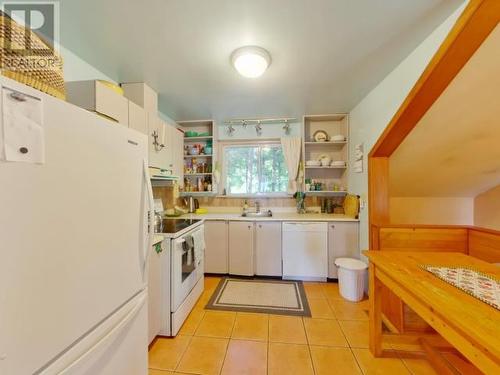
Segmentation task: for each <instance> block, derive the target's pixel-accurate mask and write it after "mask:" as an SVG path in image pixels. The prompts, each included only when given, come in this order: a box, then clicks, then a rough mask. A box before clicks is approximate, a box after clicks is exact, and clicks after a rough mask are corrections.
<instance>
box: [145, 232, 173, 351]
mask: <svg viewBox="0 0 500 375" xmlns="http://www.w3.org/2000/svg"><path fill="white" fill-rule="evenodd" d="M150 251H151V253H150V254H149V260H148V269H149V272H148V342H149V343H151V342H152V341H153V339H154V338H155V337H156V335H158V334H159V333H160V330H161V328H162V303H163V296H162V292H163V290H162V287H169V285H168V284H167V285H165V284H164V283H165V282H166V280H162V267H164V266H165V262H167V265H168V264H169V263H170V261H169V253H170V240H169V239H167V240H164V241H163V242H160V243H158V244H156V245H153V247H152V248H151V249H150ZM167 282H168V281H167Z"/></svg>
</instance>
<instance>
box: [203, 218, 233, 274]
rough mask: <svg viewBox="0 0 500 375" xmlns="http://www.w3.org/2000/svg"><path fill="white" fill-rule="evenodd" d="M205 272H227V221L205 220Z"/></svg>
mask: <svg viewBox="0 0 500 375" xmlns="http://www.w3.org/2000/svg"><path fill="white" fill-rule="evenodd" d="M205 272H206V273H228V222H227V221H208V220H207V221H205Z"/></svg>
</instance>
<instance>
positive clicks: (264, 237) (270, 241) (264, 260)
mask: <svg viewBox="0 0 500 375" xmlns="http://www.w3.org/2000/svg"><path fill="white" fill-rule="evenodd" d="M255 274H256V275H259V276H282V271H281V223H279V222H258V223H256V225H255Z"/></svg>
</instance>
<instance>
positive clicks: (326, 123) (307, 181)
mask: <svg viewBox="0 0 500 375" xmlns="http://www.w3.org/2000/svg"><path fill="white" fill-rule="evenodd" d="M303 132H304V133H303V138H304V142H303V149H302V161H303V163H304V190H305V191H306V192H308V193H309V194H313V195H314V194H315V195H319V194H321V195H342V194H346V190H347V169H348V164H347V161H348V156H349V119H348V115H347V114H345V113H340V114H330V115H312V116H304V124H303Z"/></svg>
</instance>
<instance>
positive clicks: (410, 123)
mask: <svg viewBox="0 0 500 375" xmlns="http://www.w3.org/2000/svg"><path fill="white" fill-rule="evenodd" d="M499 19H500V2H499V1H498V0H471V1H469V4H468V5H467V7H466V8H465V10H464V11H463V13H462V15H461V16H460V17H459V19H458V20H457V22H456V24H455V26H454V27H453V28H452V30H451V31H450V33H449V34H448V36H447V37H446V39H445V40H444V42H443V44H442V45H441V47H440V48H439V50H438V51H437V52H436V54H435V55H434V57H433V58H432V60H431V62H430V63H429V65H428V66H427V68H426V69H425V70H424V72H423V73H422V75H421V76H420V78H419V80H418V81H417V83H416V84H415V86H414V87H413V89H412V90H411V92H410V93H409V95H408V96H407V97H406V99H405V101H404V102H403V104H402V105H401V107H400V108H399V110H398V112H397V113H396V114H395V115H394V117H393V118H392V120H391V122H390V123H389V125H388V126H387V128H386V129H385V131H384V133H383V134H382V135H381V137H380V138H379V140H378V141H377V143H376V144H375V146H374V147H373V149H372V151H371V153H370V157H389V156H390V155H391V154H392V153H393V152H394V150H396V148H397V147H398V146H399V145H400V144H401V143H402V142H403V140H404V139H405V138H406V136H407V135H408V134H409V133H410V132H411V131H412V130H413V128H414V127H415V126H416V125H417V123H418V122H419V121H420V119H421V118H422V117H423V116H424V114H425V113H426V112H427V110H428V109H429V108H430V107H431V106H432V105H433V104H434V102H435V101H436V100H437V99H438V98H439V96H440V95H441V93H442V92H443V91H444V90H445V89H446V87H448V85H449V84H450V82H451V81H452V80H453V78H455V76H456V75H457V74H458V72H459V71H460V70H461V69H462V68H463V66H464V65H465V64H466V63H467V61H468V60H469V59H470V57H471V56H472V55H473V54H474V52H475V51H476V50H477V49H478V48H479V46H480V45H481V44H482V43H483V42H484V40H485V39H486V38H487V37H488V35H489V34H490V32H491V31H492V30H493V29H494V28H495V27H496V25H497V24H498V22H499Z"/></svg>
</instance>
